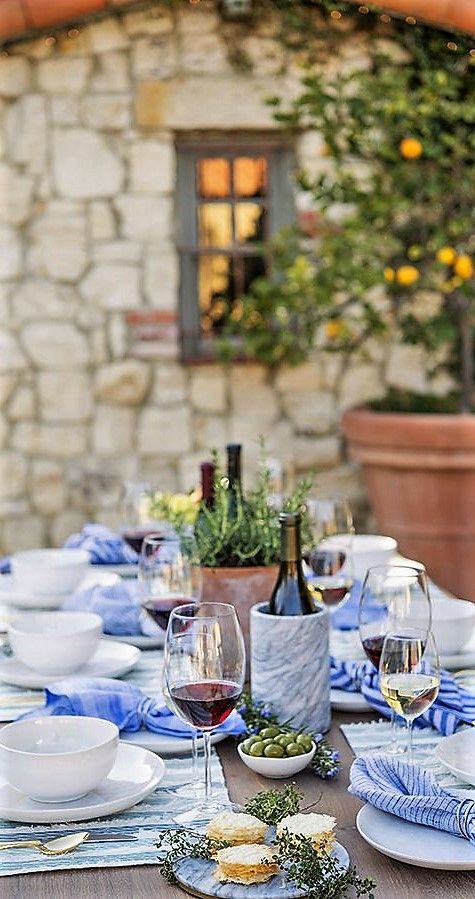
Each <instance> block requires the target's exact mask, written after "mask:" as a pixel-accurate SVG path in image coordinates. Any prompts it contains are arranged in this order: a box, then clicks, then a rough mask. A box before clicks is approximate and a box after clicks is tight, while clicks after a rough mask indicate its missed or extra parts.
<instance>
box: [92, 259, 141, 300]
mask: <svg viewBox="0 0 475 899" xmlns="http://www.w3.org/2000/svg"><path fill="white" fill-rule="evenodd" d="M80 291H81V294H82V296H83V297H84V298H85V299H86V300H88V301H89V302H90V303H94V304H97V305H99V306H101V307H102V308H103V309H130V308H133V307H135V306H139V305H140V289H139V271H138V269H137V268H136V267H135V266H132V265H120V264H119V263H107V262H104V263H100V264H99V265H95V266H93V267H92V268H91V269H90V270H89V272H88V273H87V275H86V277H85V278H83V280H82V281H81V285H80Z"/></svg>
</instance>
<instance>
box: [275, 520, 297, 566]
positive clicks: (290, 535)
mask: <svg viewBox="0 0 475 899" xmlns="http://www.w3.org/2000/svg"><path fill="white" fill-rule="evenodd" d="M300 558H301V548H300V529H299V528H298V526H297V525H291V526H287V527H283V528H282V530H281V532H280V560H281V563H282V564H285V565H286V567H288V563H294V565H295V566H296V567H297V568H299V567H300Z"/></svg>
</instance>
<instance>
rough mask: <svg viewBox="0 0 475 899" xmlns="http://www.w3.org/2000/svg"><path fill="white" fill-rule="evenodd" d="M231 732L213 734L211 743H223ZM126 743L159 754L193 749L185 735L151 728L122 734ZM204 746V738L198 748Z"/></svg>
mask: <svg viewBox="0 0 475 899" xmlns="http://www.w3.org/2000/svg"><path fill="white" fill-rule="evenodd" d="M228 736H229V734H211V745H212V746H214V745H215V744H216V743H221V741H222V740H225V739H226V737H228ZM120 739H121V740H122V741H123V742H124V743H129V744H131V745H132V746H142V748H143V749H149V750H150V752H158V754H159V755H189V754H191V750H192V741H191V740H189V739H185V738H184V737H169V736H168V735H167V734H153V733H152V732H151V731H150V730H138V731H136V732H135V733H133V734H124V733H122V734H121V735H120ZM202 746H203V740H202V739H201V738H200V739H199V740H198V749H201V748H202Z"/></svg>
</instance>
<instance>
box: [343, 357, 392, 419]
mask: <svg viewBox="0 0 475 899" xmlns="http://www.w3.org/2000/svg"><path fill="white" fill-rule="evenodd" d="M383 394H384V384H383V381H382V377H381V372H380V369H379V366H377V365H375V364H369V363H359V362H353V363H350V365H349V366H347V367H346V368H345V371H344V372H343V376H342V379H341V383H340V393H339V406H340V409H349V408H351V407H352V406H359V405H361V404H363V403H366V402H368V400H374V399H377V398H378V397H380V396H382V395H383Z"/></svg>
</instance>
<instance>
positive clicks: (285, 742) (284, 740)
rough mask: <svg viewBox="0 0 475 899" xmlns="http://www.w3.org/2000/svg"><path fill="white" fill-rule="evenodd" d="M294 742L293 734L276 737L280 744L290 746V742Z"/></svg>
mask: <svg viewBox="0 0 475 899" xmlns="http://www.w3.org/2000/svg"><path fill="white" fill-rule="evenodd" d="M293 742H294V736H293V734H284V735H283V736H281V737H276V743H279V744H280V746H288V745H289V743H293Z"/></svg>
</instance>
